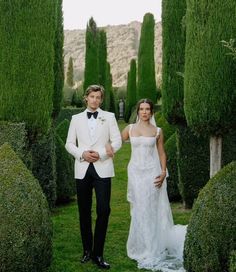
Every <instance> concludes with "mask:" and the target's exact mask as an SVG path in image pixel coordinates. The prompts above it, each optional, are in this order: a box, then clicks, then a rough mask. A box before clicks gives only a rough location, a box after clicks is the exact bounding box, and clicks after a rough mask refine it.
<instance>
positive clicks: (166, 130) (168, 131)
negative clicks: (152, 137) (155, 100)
mask: <svg viewBox="0 0 236 272" xmlns="http://www.w3.org/2000/svg"><path fill="white" fill-rule="evenodd" d="M157 116H158V115H157ZM155 120H156V123H157V126H158V127H160V128H162V131H163V134H164V139H165V142H166V141H167V140H168V139H169V137H170V136H171V135H172V134H173V133H174V132H175V127H174V126H172V125H170V124H169V123H168V122H167V121H166V119H165V118H164V116H163V115H161V117H159V118H158V119H156V118H155Z"/></svg>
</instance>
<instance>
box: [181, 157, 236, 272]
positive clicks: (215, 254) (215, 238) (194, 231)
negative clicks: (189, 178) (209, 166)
mask: <svg viewBox="0 0 236 272" xmlns="http://www.w3.org/2000/svg"><path fill="white" fill-rule="evenodd" d="M235 199H236V161H234V162H232V163H230V164H228V165H227V166H225V167H224V168H223V169H221V170H220V171H219V172H218V173H217V174H216V175H215V176H214V177H213V178H212V179H210V180H209V182H208V183H207V184H206V186H205V187H204V188H203V189H202V190H201V192H200V194H199V196H198V199H197V201H196V203H195V204H194V208H193V212H192V217H191V219H190V223H189V225H188V230H187V235H186V240H185V245H184V267H185V269H186V270H187V271H189V272H190V271H194V272H228V271H229V265H230V258H232V257H231V256H232V255H231V256H230V254H231V253H232V250H235V249H236V209H235Z"/></svg>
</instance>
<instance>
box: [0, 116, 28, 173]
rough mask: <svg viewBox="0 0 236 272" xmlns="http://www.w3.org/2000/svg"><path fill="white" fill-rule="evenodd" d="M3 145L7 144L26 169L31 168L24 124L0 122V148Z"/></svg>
mask: <svg viewBox="0 0 236 272" xmlns="http://www.w3.org/2000/svg"><path fill="white" fill-rule="evenodd" d="M4 143H9V144H10V145H11V146H12V148H13V150H14V151H15V152H16V154H17V155H18V156H19V157H20V158H21V159H22V160H23V162H24V163H25V164H26V165H27V167H28V168H29V169H30V168H31V164H32V158H31V154H30V151H29V150H28V140H27V131H26V128H25V123H12V122H6V121H0V146H1V145H2V144H4Z"/></svg>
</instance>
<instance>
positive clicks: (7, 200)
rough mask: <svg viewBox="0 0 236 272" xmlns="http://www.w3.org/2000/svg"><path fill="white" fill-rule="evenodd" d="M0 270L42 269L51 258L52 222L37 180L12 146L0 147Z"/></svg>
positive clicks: (5, 271) (39, 271)
mask: <svg viewBox="0 0 236 272" xmlns="http://www.w3.org/2000/svg"><path fill="white" fill-rule="evenodd" d="M0 169H1V171H0V181H1V182H0V215H1V224H0V260H1V261H0V271H1V272H13V271H18V272H26V271H37V272H41V271H42V272H43V271H45V270H46V268H47V267H48V266H49V265H50V263H51V260H52V222H51V218H50V213H49V209H48V204H47V201H46V199H45V197H44V195H43V193H42V190H41V188H40V186H39V183H38V181H37V180H36V179H35V178H34V177H33V176H32V174H31V172H30V171H29V170H28V169H27V168H26V167H25V165H24V164H23V163H22V161H21V160H20V159H19V157H18V156H17V155H16V153H15V152H14V151H13V150H12V148H11V147H10V146H9V145H7V144H4V145H2V146H1V147H0Z"/></svg>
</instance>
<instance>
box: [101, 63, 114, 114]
mask: <svg viewBox="0 0 236 272" xmlns="http://www.w3.org/2000/svg"><path fill="white" fill-rule="evenodd" d="M105 70H106V83H105V97H104V106H103V107H104V109H105V110H107V111H110V109H111V91H112V75H111V72H110V70H111V69H110V63H109V62H107V65H106V69H105Z"/></svg>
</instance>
